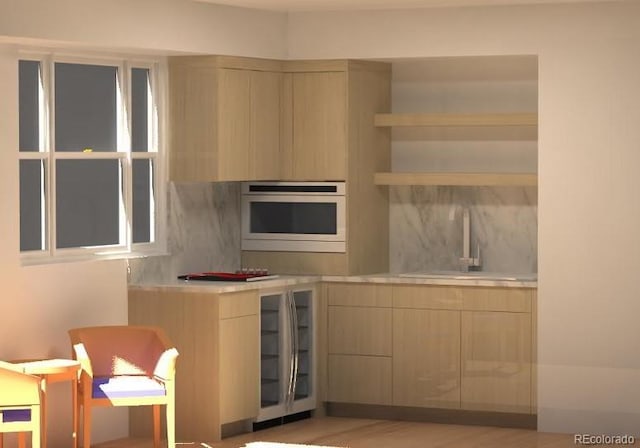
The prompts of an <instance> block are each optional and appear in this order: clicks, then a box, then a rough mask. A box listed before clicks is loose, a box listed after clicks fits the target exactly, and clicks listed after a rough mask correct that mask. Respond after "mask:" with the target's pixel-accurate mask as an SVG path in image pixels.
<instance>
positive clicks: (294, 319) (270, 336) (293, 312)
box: [256, 288, 316, 422]
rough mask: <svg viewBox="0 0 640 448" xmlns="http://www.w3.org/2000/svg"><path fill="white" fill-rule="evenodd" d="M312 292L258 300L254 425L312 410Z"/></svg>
mask: <svg viewBox="0 0 640 448" xmlns="http://www.w3.org/2000/svg"><path fill="white" fill-rule="evenodd" d="M315 315H316V311H315V301H314V299H313V289H309V288H306V289H299V290H298V289H291V290H286V291H278V292H275V293H267V294H264V295H262V296H261V297H260V412H259V414H258V418H257V419H256V421H257V422H262V421H265V420H271V419H274V418H278V417H284V416H287V415H290V414H296V413H299V412H303V411H308V410H311V409H314V408H315V406H316V398H315V397H316V393H315V381H316V378H315V357H316V353H315V352H316V349H315V347H316V337H315V324H314V322H315Z"/></svg>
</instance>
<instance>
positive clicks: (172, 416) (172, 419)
mask: <svg viewBox="0 0 640 448" xmlns="http://www.w3.org/2000/svg"><path fill="white" fill-rule="evenodd" d="M166 408H167V409H166V411H167V448H175V447H176V408H175V406H174V404H173V403H167V406H166ZM0 448H1V447H0Z"/></svg>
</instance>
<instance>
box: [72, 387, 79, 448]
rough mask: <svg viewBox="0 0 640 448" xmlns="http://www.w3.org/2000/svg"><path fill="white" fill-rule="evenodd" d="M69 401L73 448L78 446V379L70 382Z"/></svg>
mask: <svg viewBox="0 0 640 448" xmlns="http://www.w3.org/2000/svg"><path fill="white" fill-rule="evenodd" d="M71 402H72V404H73V412H72V414H71V415H72V416H73V448H78V381H77V380H75V379H74V380H73V381H72V382H71Z"/></svg>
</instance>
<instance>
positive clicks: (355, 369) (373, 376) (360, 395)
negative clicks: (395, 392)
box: [327, 355, 392, 405]
mask: <svg viewBox="0 0 640 448" xmlns="http://www.w3.org/2000/svg"><path fill="white" fill-rule="evenodd" d="M327 370H328V372H329V378H328V381H327V384H328V391H327V400H328V401H332V402H336V403H340V402H342V403H360V404H381V405H389V404H391V397H392V391H391V376H392V365H391V358H390V357H383V356H348V355H329V358H328V366H327Z"/></svg>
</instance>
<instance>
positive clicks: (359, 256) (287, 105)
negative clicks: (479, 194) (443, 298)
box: [242, 60, 391, 275]
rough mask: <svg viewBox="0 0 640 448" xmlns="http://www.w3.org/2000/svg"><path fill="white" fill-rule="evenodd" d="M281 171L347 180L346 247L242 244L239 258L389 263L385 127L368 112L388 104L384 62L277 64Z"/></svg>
mask: <svg viewBox="0 0 640 448" xmlns="http://www.w3.org/2000/svg"><path fill="white" fill-rule="evenodd" d="M283 72H284V79H285V80H284V89H283V108H282V110H283V115H282V135H281V141H282V152H281V157H282V159H281V160H282V164H281V166H282V176H281V180H293V181H325V180H338V181H341V180H344V181H346V223H345V224H346V252H343V253H315V252H286V251H279V252H266V251H265V252H261V251H243V252H242V264H243V265H245V266H263V267H265V268H267V269H269V270H270V271H274V272H282V273H287V274H324V275H357V274H370V273H374V272H385V271H388V270H389V201H388V199H389V197H388V191H387V190H388V189H386V188H384V187H378V186H376V185H374V183H373V177H374V173H376V172H378V171H381V170H388V169H389V167H390V166H391V156H390V141H391V140H390V130H389V129H388V128H387V129H385V128H377V127H374V126H373V117H374V115H375V114H376V113H379V112H380V111H383V110H385V111H389V110H390V107H391V72H390V65H389V64H385V63H380V62H367V61H348V60H340V61H287V62H285V63H283Z"/></svg>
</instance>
